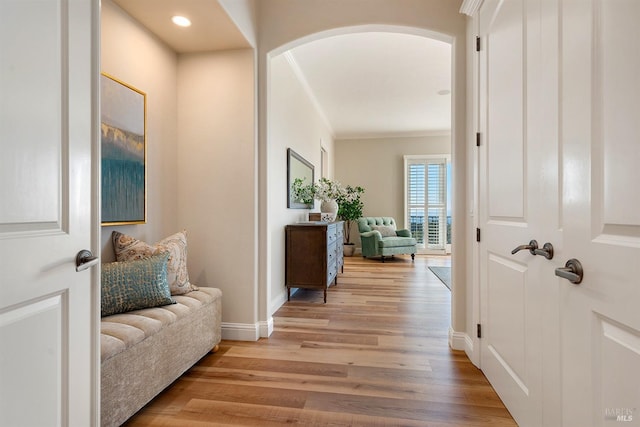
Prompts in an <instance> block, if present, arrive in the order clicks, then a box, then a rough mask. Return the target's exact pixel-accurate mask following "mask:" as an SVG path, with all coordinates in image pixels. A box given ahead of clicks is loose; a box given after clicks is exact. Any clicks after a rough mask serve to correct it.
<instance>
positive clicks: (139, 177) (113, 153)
mask: <svg viewBox="0 0 640 427" xmlns="http://www.w3.org/2000/svg"><path fill="white" fill-rule="evenodd" d="M100 108H101V110H100V122H101V123H100V141H101V166H102V177H101V186H102V187H101V189H102V208H101V214H102V225H103V226H105V225H121V224H144V223H146V222H147V131H146V127H147V95H146V93H144V92H142V91H141V90H139V89H136V88H135V87H133V86H131V85H129V84H127V83H124V82H123V81H121V80H118V79H117V78H115V77H113V76H110V75H109V74H106V73H102V74H101V76H100Z"/></svg>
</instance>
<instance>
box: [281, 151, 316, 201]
mask: <svg viewBox="0 0 640 427" xmlns="http://www.w3.org/2000/svg"><path fill="white" fill-rule="evenodd" d="M296 178H298V179H301V180H302V182H303V185H309V184H313V165H312V164H311V163H309V162H308V161H307V160H305V158H304V157H302V156H301V155H300V154H298V153H296V152H295V151H293V150H292V149H291V148H287V207H288V208H290V209H313V201H312V202H311V203H308V204H307V203H303V202H301V201H298V200H296V199H295V196H294V194H293V191H292V188H293V183H294V181H295V180H296Z"/></svg>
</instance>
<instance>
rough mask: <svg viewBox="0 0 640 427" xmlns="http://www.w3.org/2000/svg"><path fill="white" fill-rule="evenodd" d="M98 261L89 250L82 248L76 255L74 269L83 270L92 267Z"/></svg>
mask: <svg viewBox="0 0 640 427" xmlns="http://www.w3.org/2000/svg"><path fill="white" fill-rule="evenodd" d="M98 261H99V258H98V257H97V256H94V255H93V254H92V253H91V251H90V250H87V249H83V250H81V251H80V252H78V254H77V255H76V271H84V270H86V269H87V268H89V267H93V266H94V265H96V264H97V263H98Z"/></svg>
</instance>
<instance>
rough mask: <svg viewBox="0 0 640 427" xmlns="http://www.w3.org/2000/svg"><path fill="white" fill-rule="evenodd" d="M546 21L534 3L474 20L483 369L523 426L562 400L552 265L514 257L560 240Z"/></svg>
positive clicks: (492, 3) (521, 0)
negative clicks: (534, 244) (477, 36)
mask: <svg viewBox="0 0 640 427" xmlns="http://www.w3.org/2000/svg"><path fill="white" fill-rule="evenodd" d="M546 13H547V10H546V7H543V6H542V2H540V1H537V0H509V1H499V0H486V1H485V2H484V3H483V5H482V8H481V9H480V12H479V16H478V17H479V28H480V36H481V50H480V52H479V68H480V70H479V92H480V95H479V103H480V105H479V112H480V116H479V126H480V133H481V145H480V147H479V148H478V150H479V153H478V154H479V171H480V176H479V190H480V198H479V200H480V203H479V225H480V230H481V241H480V243H479V253H480V260H479V263H480V264H479V269H480V272H479V273H480V301H481V306H480V318H481V327H482V337H481V339H480V341H479V342H480V348H481V353H480V358H481V360H480V365H481V368H482V370H483V372H484V373H485V375H486V376H487V378H488V379H489V381H490V382H491V384H492V385H493V387H494V388H495V390H496V391H497V393H498V394H499V396H500V398H501V399H502V400H503V401H504V403H505V405H506V407H507V408H508V409H509V411H510V412H511V414H512V416H513V417H514V419H515V420H516V422H518V424H519V425H521V426H542V425H549V426H554V425H557V424H555V423H554V421H557V420H558V412H557V408H556V407H555V404H554V403H551V405H550V406H551V409H550V410H547V408H546V406H545V405H548V402H554V401H555V400H557V399H556V397H557V396H559V382H558V381H557V372H558V368H559V353H558V347H559V344H558V342H557V340H558V333H557V332H555V331H557V325H558V300H557V294H558V291H557V290H555V289H551V290H550V289H549V288H550V286H551V284H552V283H553V282H554V280H553V268H552V267H553V265H552V264H551V261H550V260H548V259H546V258H545V257H544V256H542V255H534V254H532V253H531V252H530V251H529V250H528V249H521V250H520V251H519V252H517V253H515V254H513V253H512V250H514V249H515V248H517V247H519V246H522V245H528V244H529V243H530V242H531V241H532V240H536V241H537V245H538V247H539V248H540V249H542V248H543V245H544V244H545V243H547V242H549V243H552V244H555V243H556V242H557V241H559V240H561V231H560V227H559V226H558V220H559V203H558V191H559V190H558V156H557V150H558V135H557V108H558V107H557V105H558V102H557V95H556V98H555V99H554V98H553V96H551V98H549V97H547V96H546V93H543V92H542V91H541V89H542V87H543V86H544V87H549V86H553V85H554V84H555V82H556V81H557V63H558V60H557V49H556V50H555V55H556V56H555V57H554V50H553V46H554V43H555V45H556V46H557V36H556V37H555V40H554V39H553V36H554V34H557V23H556V26H555V28H554V21H553V20H551V21H547V20H544V19H542V17H543V16H545V14H546ZM554 30H555V32H554ZM548 37H551V39H550V40H548V42H550V44H551V51H549V50H547V51H546V52H544V55H543V52H542V51H541V49H540V46H541V40H543V39H546V38H548ZM554 64H555V65H554ZM554 66H555V69H554ZM551 89H553V87H551ZM547 93H548V92H547ZM551 93H552V94H553V91H551ZM556 93H557V92H556ZM547 276H551V277H547ZM548 372H550V373H552V374H553V373H555V374H556V378H554V377H553V376H551V377H549V376H548V375H547V373H548ZM543 408H544V410H543Z"/></svg>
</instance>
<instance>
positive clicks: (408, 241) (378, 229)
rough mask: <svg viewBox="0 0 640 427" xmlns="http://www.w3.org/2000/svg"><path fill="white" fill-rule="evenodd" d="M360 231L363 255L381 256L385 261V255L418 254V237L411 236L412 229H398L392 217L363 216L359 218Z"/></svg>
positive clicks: (412, 256)
mask: <svg viewBox="0 0 640 427" xmlns="http://www.w3.org/2000/svg"><path fill="white" fill-rule="evenodd" d="M358 231H359V232H360V241H361V242H362V256H363V257H365V258H366V257H373V256H380V257H381V259H382V262H384V257H385V256H393V255H399V254H411V259H412V260H413V259H414V258H415V254H416V251H417V249H416V244H417V243H416V239H414V238H413V237H411V231H410V230H407V229H402V230H398V229H396V221H395V219H393V218H391V217H385V216H383V217H362V218H359V219H358Z"/></svg>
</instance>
